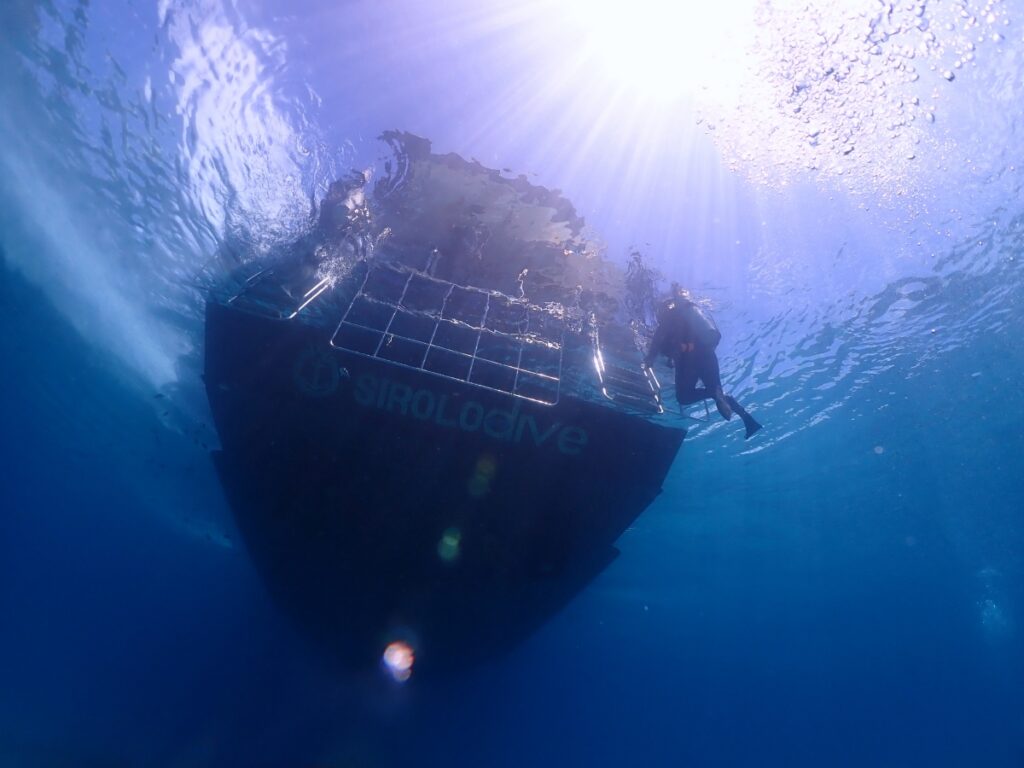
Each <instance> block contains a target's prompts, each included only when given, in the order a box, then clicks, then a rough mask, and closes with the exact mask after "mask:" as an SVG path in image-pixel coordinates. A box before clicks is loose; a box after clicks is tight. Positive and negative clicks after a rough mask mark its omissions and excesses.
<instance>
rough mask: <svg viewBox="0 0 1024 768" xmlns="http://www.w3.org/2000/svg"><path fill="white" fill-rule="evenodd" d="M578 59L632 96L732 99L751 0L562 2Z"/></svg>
mask: <svg viewBox="0 0 1024 768" xmlns="http://www.w3.org/2000/svg"><path fill="white" fill-rule="evenodd" d="M558 6H559V7H561V9H562V11H563V12H564V13H567V14H568V19H567V21H568V22H569V23H570V24H571V25H572V26H573V27H575V28H577V29H578V30H579V31H580V32H581V40H580V43H582V45H583V46H584V49H585V51H586V54H585V55H586V57H587V59H588V60H590V61H591V62H593V63H594V64H596V65H598V66H600V67H601V68H602V69H604V70H605V73H606V75H607V76H608V77H610V78H612V79H613V80H616V81H618V83H619V84H620V85H621V86H623V87H625V88H628V89H630V90H632V91H634V92H636V93H638V94H642V95H644V96H647V97H655V98H658V99H663V100H675V99H679V98H683V97H687V96H694V95H697V96H700V97H701V98H709V99H711V100H714V101H723V102H730V101H732V100H734V99H735V98H736V97H737V92H738V90H739V88H740V85H741V80H742V76H743V74H744V72H745V69H746V64H747V51H748V48H749V45H750V43H751V40H752V38H753V31H754V17H753V14H754V2H753V0H717V2H714V3H682V2H678V0H677V1H675V2H672V1H666V0H631V2H621V0H615V1H609V0H564V2H561V3H558Z"/></svg>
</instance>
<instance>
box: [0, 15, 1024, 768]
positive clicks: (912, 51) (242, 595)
mask: <svg viewBox="0 0 1024 768" xmlns="http://www.w3.org/2000/svg"><path fill="white" fill-rule="evenodd" d="M577 6H580V7H577ZM667 8H668V6H667V5H663V4H658V3H651V2H640V3H638V4H637V5H636V7H635V8H633V9H631V10H630V11H629V12H625V11H623V12H622V13H623V14H624V15H621V16H619V17H612V18H613V25H612V26H611V27H610V29H611V30H612V34H610V35H609V34H608V33H607V29H608V28H606V27H603V26H600V25H598V24H596V23H595V19H599V18H601V16H600V14H602V13H605V12H606V10H607V9H603V6H602V5H601V4H600V3H598V4H594V5H592V6H589V7H583V6H581V4H580V3H577V2H573V1H571V0H566V2H564V3H555V2H553V1H552V0H517V1H516V2H511V3H496V2H495V3H487V2H483V3H481V2H468V0H465V1H464V0H450V1H449V2H445V3H414V2H410V1H407V0H388V1H386V2H352V3H326V2H320V1H316V2H314V0H296V2H292V3H284V2H278V0H264V1H262V2H243V1H242V0H234V1H233V2H229V1H228V0H195V1H194V2H185V1H184V0H182V1H178V0H153V1H152V2H131V1H130V0H110V2H102V3H99V2H91V3H90V2H85V1H84V0H82V1H80V2H73V1H71V0H67V1H63V0H62V1H57V0H51V1H49V2H28V1H27V0H25V1H23V0H8V1H7V2H5V3H3V5H2V7H0V68H2V69H0V71H2V72H3V77H2V78H0V104H2V105H3V108H2V109H0V251H2V266H3V270H2V272H0V297H2V298H0V309H2V310H3V312H4V315H5V324H4V329H3V330H2V331H0V351H2V353H3V358H4V360H5V374H6V375H5V376H3V377H2V380H0V390H2V400H0V402H2V406H0V417H2V426H3V432H4V438H3V442H2V443H0V446H2V449H3V452H4V460H3V466H4V468H5V471H4V472H2V473H0V489H2V493H3V496H2V497H0V500H2V502H3V504H2V506H3V510H4V511H3V522H2V524H0V563H2V564H0V677H2V678H3V679H4V681H5V683H4V685H3V686H0V764H3V765H11V766H22V765H24V766H72V765H75V766H78V765H97V766H100V765H102V766H107V765H176V766H177V765H181V766H192V765H196V766H206V765H268V766H269V765H338V766H341V765H385V766H387V765H405V764H417V765H418V764H426V765H435V764H436V765H441V764H453V765H473V766H478V765H495V766H499V765H500V766H506V765H507V766H519V765H666V766H667V765H788V766H792V765H807V766H812V765H813V766H819V765H849V766H862V765H893V766H895V765H900V766H904V765H905V766H918V765H920V766H925V765H928V766H936V765H948V766H965V765H977V766H1019V765H1021V761H1022V760H1024V695H1022V693H1021V691H1024V654H1022V652H1021V649H1022V648H1024V643H1022V635H1021V624H1022V622H1024V607H1022V605H1024V603H1022V601H1024V590H1022V588H1021V585H1022V584H1024V520H1022V517H1021V515H1022V511H1021V510H1022V508H1024V481H1022V480H1021V478H1022V477H1024V471H1022V470H1024V467H1022V461H1021V456H1022V451H1024V438H1022V435H1024V396H1022V394H1021V390H1020V387H1019V383H1018V380H1019V376H1020V374H1021V371H1022V369H1024V342H1022V341H1021V339H1022V338H1024V320H1022V317H1024V282H1022V275H1021V260H1022V258H1024V195H1022V190H1021V180H1022V173H1024V171H1022V166H1024V140H1022V137H1021V126H1022V117H1024V108H1022V104H1024V101H1022V93H1024V6H1021V5H1020V4H1019V3H1016V2H1010V1H1009V0H1002V1H1001V2H999V1H996V0H988V2H981V1H980V0H959V1H952V0H942V1H940V0H909V1H908V2H902V3H885V2H877V1H876V0H840V1H837V2H833V3H820V4H804V3H790V2H778V3H771V2H768V1H767V0H732V2H727V3H724V6H723V8H724V10H723V14H724V15H723V16H722V18H714V17H713V16H712V15H709V12H707V11H701V12H699V13H698V12H696V11H693V12H691V14H690V15H689V16H687V15H685V14H680V12H679V11H677V10H675V11H673V10H666V9H667ZM602 9H603V10H602ZM637 19H640V21H641V22H642V24H641V25H640V26H639V30H640V33H639V34H640V35H641V40H642V42H643V41H646V48H647V49H650V50H648V52H647V53H646V54H645V53H643V52H642V51H643V50H644V46H641V47H640V48H637V49H635V50H632V49H629V48H628V46H629V44H630V41H631V39H632V38H631V36H632V35H634V34H635V30H634V27H635V26H636V20H637ZM643 24H646V26H643ZM665 30H669V31H668V32H667V33H666V32H665ZM675 48H678V49H679V51H680V52H682V53H686V52H687V51H689V52H690V54H689V55H690V56H691V57H692V56H697V57H698V58H696V59H693V58H685V57H683V58H678V57H673V56H672V55H669V53H671V51H672V50H673V49H675ZM620 49H625V50H626V58H617V57H619V56H621V55H622V54H623V50H620ZM630 51H632V52H630ZM651 51H653V53H651ZM682 53H681V54H680V55H682ZM612 54H614V56H613V55H612ZM636 65H641V68H640V69H639V70H638V71H639V75H637V74H636V72H635V71H634V70H635V69H636ZM643 67H646V69H644V68H643ZM629 73H632V74H631V75H630V76H631V77H633V79H632V80H630V79H629V78H628V77H625V75H626V74H629ZM652 84H655V85H656V86H657V87H652ZM392 129H398V130H405V131H411V132H413V133H415V134H418V135H421V136H425V137H428V138H429V139H430V140H431V141H432V142H433V146H434V150H435V151H436V152H439V153H447V152H456V153H458V154H459V155H461V156H463V157H465V158H475V159H477V160H479V161H480V162H481V163H482V164H484V165H486V166H488V167H493V168H498V169H503V172H504V173H506V175H508V176H510V177H513V176H515V175H517V174H520V173H522V174H526V176H527V178H528V179H529V180H530V181H531V182H532V183H535V184H538V185H544V186H546V187H549V188H557V189H559V190H561V192H562V194H563V195H564V196H565V197H566V198H568V199H569V200H571V201H572V202H573V203H574V205H575V206H576V210H577V211H578V212H579V214H581V215H582V216H583V217H584V218H585V220H586V224H587V236H588V238H591V239H592V241H593V242H596V243H600V244H601V245H600V247H601V249H602V251H603V256H604V257H605V258H607V259H608V260H609V261H611V262H613V263H615V264H618V265H620V266H621V267H622V268H623V269H624V268H625V266H626V264H627V261H628V258H629V256H630V254H631V253H632V252H634V251H639V252H642V253H643V254H644V256H645V258H646V260H647V262H648V263H649V264H650V265H651V266H652V267H653V268H655V269H656V270H657V271H658V273H659V274H660V275H661V278H662V283H663V287H667V285H668V284H669V283H670V282H672V281H677V282H679V283H681V284H683V285H685V286H687V287H688V288H690V289H691V290H692V291H693V292H694V293H695V294H697V295H698V296H700V297H702V298H704V299H706V300H707V301H708V302H709V303H710V305H711V306H713V307H714V309H715V313H716V318H717V320H718V322H719V325H720V326H721V328H722V331H723V334H724V340H723V342H722V345H721V347H720V348H719V352H720V356H721V358H722V366H723V374H724V378H725V381H726V385H727V388H728V389H731V390H732V391H734V392H735V394H736V396H737V397H738V398H739V399H740V400H741V402H743V403H744V404H748V405H749V407H750V409H751V410H752V411H753V412H754V413H755V414H756V416H757V417H758V419H759V420H761V421H762V422H763V423H764V424H765V429H764V431H763V433H761V434H759V435H757V436H756V437H755V438H754V439H752V440H750V441H743V440H742V439H741V434H740V433H739V428H738V427H737V426H736V425H735V424H734V423H733V424H726V423H721V422H718V421H714V422H712V423H709V424H706V425H705V424H698V425H697V426H696V427H695V428H694V429H693V430H692V432H691V437H690V438H688V440H687V443H686V445H685V447H684V449H683V451H682V453H681V454H680V457H679V459H678V460H677V462H676V464H675V466H674V467H673V470H672V472H671V473H670V475H669V478H668V480H667V482H666V487H665V492H664V493H663V494H662V496H661V497H660V498H659V499H658V501H657V502H656V503H655V504H654V505H653V506H652V507H651V508H650V509H649V510H648V511H647V512H646V513H645V514H644V515H643V516H641V518H640V519H639V520H638V521H637V523H636V525H635V526H634V528H632V529H631V530H630V531H628V532H627V534H626V535H625V536H624V537H623V538H622V539H621V540H620V542H619V548H620V549H621V551H622V555H621V556H620V557H619V559H618V560H617V561H616V563H615V564H614V565H613V566H612V567H611V568H609V570H607V571H606V572H605V573H604V574H603V575H602V576H601V577H600V578H599V579H598V580H597V581H596V582H595V583H594V584H593V585H592V586H591V588H590V589H588V590H587V591H586V592H585V593H584V594H583V595H581V596H580V597H579V598H578V599H577V600H576V601H575V602H573V603H572V604H571V605H570V606H569V607H568V608H567V609H566V610H565V611H564V612H563V613H562V614H561V615H560V616H559V617H558V618H557V619H556V620H555V621H553V622H552V623H550V624H549V625H548V626H546V627H545V628H544V629H543V630H542V631H541V632H540V633H538V634H537V635H536V636H535V637H534V638H532V639H531V640H530V641H529V642H528V643H527V644H526V645H525V646H524V647H523V648H521V649H520V650H518V651H517V652H516V653H514V654H513V655H512V656H510V657H508V658H506V659H502V660H500V661H498V662H495V663H494V664H493V665H491V666H489V667H487V668H485V669H483V670H480V671H479V672H476V673H473V674H472V675H468V676H465V677H460V678H459V679H456V680H453V681H451V682H450V683H447V684H445V685H443V686H439V687H429V688H428V687H424V686H420V687H417V685H416V684H415V682H416V681H415V676H414V678H413V681H412V683H411V684H410V685H408V686H405V687H401V686H399V687H391V688H389V687H386V686H383V685H382V684H381V682H380V681H377V680H364V679H359V680H356V681H353V680H351V679H348V678H346V677H345V676H343V675H342V676H339V675H338V674H337V673H336V671H332V670H330V669H326V668H324V666H323V665H322V663H321V661H320V660H319V659H318V658H317V657H316V655H315V654H314V653H313V652H312V651H310V650H309V649H308V648H307V647H306V645H305V643H304V642H303V641H302V639H301V638H298V637H296V636H295V634H294V630H293V629H292V628H291V627H290V626H289V625H288V624H287V622H285V621H284V620H283V619H282V618H281V617H280V616H279V615H278V613H277V611H276V610H275V609H274V607H273V606H272V605H270V604H269V602H268V600H267V598H266V597H265V595H264V592H263V589H262V587H261V585H260V583H259V581H258V579H257V578H256V577H255V575H254V573H253V572H252V568H251V565H250V564H249V562H248V560H247V558H246V554H245V552H244V549H242V548H241V547H240V546H238V545H237V543H236V541H235V534H234V529H233V527H232V524H231V521H230V515H229V514H228V512H227V510H226V505H225V502H224V500H223V498H222V496H221V491H220V488H219V484H218V482H217V480H216V477H215V476H214V473H213V469H212V467H211V465H210V463H209V459H208V450H209V448H210V447H211V446H214V445H215V444H216V436H215V435H214V434H213V430H212V428H211V427H210V426H209V416H208V412H207V406H206V400H205V395H204V393H203V389H202V382H201V379H200V375H201V372H202V343H203V309H204V305H203V301H204V297H205V291H206V290H207V289H208V288H209V286H210V285H212V284H215V283H216V282H217V281H218V280H220V279H223V278H224V277H225V276H226V274H227V273H228V271H229V270H230V269H232V268H233V267H234V266H235V265H236V264H237V263H239V261H245V260H248V259H253V258H257V257H260V256H262V255H265V254H267V253H270V252H273V251H274V249H275V248H278V247H281V246H283V245H285V244H287V243H289V242H291V241H293V240H295V239H296V238H299V237H301V236H303V235H305V234H307V233H308V232H309V230H310V228H311V227H312V225H313V222H314V220H315V212H316V210H317V208H318V205H319V202H320V200H322V198H323V196H324V194H325V193H326V191H327V187H328V185H329V183H330V182H331V181H332V180H334V179H336V178H339V177H341V176H344V175H346V174H349V173H351V172H352V171H353V170H359V171H366V172H367V173H368V175H369V176H370V177H371V178H372V179H379V178H381V177H382V176H384V175H385V174H386V173H387V172H388V168H387V166H386V163H387V162H388V160H392V159H393V156H392V154H391V153H390V152H389V150H388V147H387V146H386V144H384V143H382V142H381V141H379V140H378V136H380V135H381V134H382V133H383V132H385V131H387V130H392ZM665 375H666V376H668V375H670V374H669V372H667V371H666V372H665Z"/></svg>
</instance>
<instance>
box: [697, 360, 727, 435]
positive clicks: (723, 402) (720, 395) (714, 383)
mask: <svg viewBox="0 0 1024 768" xmlns="http://www.w3.org/2000/svg"><path fill="white" fill-rule="evenodd" d="M693 354H694V355H695V356H696V357H697V359H698V365H699V367H700V380H701V381H703V382H704V386H705V387H706V388H707V392H708V395H707V396H708V397H713V398H714V399H715V407H716V408H718V412H719V413H720V414H721V415H722V418H723V419H725V420H726V421H728V420H729V419H731V418H732V407H731V406H730V404H729V400H728V398H726V396H725V393H724V392H723V391H722V374H721V372H720V371H719V369H718V355H716V354H715V350H713V349H707V348H702V347H698V348H697V349H696V350H695V351H694V353H693Z"/></svg>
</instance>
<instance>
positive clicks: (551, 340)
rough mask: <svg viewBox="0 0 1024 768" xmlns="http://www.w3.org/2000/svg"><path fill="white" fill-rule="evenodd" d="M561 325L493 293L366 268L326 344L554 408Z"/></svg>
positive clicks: (548, 312) (550, 314) (553, 316)
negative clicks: (329, 342)
mask: <svg viewBox="0 0 1024 768" xmlns="http://www.w3.org/2000/svg"><path fill="white" fill-rule="evenodd" d="M564 342H565V320H564V318H563V317H562V316H561V313H560V312H559V311H557V310H552V309H545V308H543V307H538V306H535V305H532V304H528V303H527V302H525V301H522V300H517V299H513V298H511V297H509V296H505V295H504V294H501V293H497V292H494V291H485V290H482V289H479V288H470V287H467V286H461V285H456V284H454V283H449V282H447V281H444V280H438V279H437V278H433V277H430V276H428V275H425V274H423V273H421V272H415V271H412V270H409V269H405V268H401V267H395V266H390V265H374V266H373V267H370V268H369V270H368V271H367V273H366V277H365V279H364V280H363V283H362V285H361V286H360V288H359V291H358V292H357V293H356V295H355V297H354V298H353V299H352V302H351V303H350V304H349V305H348V308H347V309H346V310H345V314H344V315H343V316H342V318H341V322H339V323H338V327H337V329H336V330H335V332H334V336H333V337H332V338H331V345H332V346H334V347H336V348H338V349H343V350H346V351H348V352H354V353H356V354H359V355H364V356H366V357H372V358H376V359H378V360H384V361H387V362H389V363H392V364H394V365H400V366H403V367H406V368H412V369H415V370H420V371H424V372H425V373H430V374H434V375H436V376H441V377H443V378H446V379H452V380H455V381H460V382H464V383H466V384H472V385H473V386H477V387H481V388H483V389H489V390H492V391H495V392H502V393H505V394H508V395H512V396H514V397H521V398H523V399H525V400H530V401H532V402H536V403H543V404H545V405H554V404H555V403H557V402H558V397H559V387H560V382H561V378H562V352H563V347H564Z"/></svg>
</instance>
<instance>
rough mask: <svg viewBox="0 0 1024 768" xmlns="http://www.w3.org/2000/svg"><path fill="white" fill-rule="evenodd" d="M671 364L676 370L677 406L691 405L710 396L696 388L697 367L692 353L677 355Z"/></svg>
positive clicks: (703, 390)
mask: <svg viewBox="0 0 1024 768" xmlns="http://www.w3.org/2000/svg"><path fill="white" fill-rule="evenodd" d="M673 363H674V364H675V369H676V400H678V401H679V405H692V404H693V403H699V402H700V401H701V400H704V399H705V398H707V397H710V396H711V395H709V394H708V392H707V391H706V390H705V389H698V388H697V366H696V365H695V364H694V360H693V353H692V352H684V353H682V354H679V355H677V356H676V357H675V358H674V360H673Z"/></svg>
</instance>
